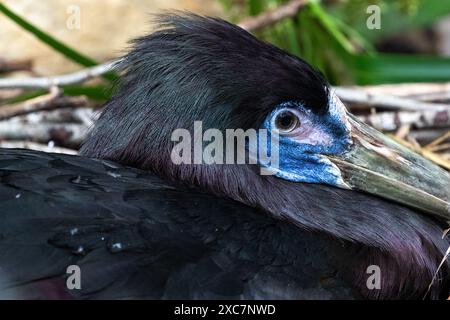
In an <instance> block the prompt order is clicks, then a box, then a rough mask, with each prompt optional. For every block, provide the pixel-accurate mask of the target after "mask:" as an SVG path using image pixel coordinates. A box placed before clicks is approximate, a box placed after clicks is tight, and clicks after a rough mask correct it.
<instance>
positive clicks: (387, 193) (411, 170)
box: [329, 114, 450, 221]
mask: <svg viewBox="0 0 450 320" xmlns="http://www.w3.org/2000/svg"><path fill="white" fill-rule="evenodd" d="M348 120H349V122H350V125H351V135H352V140H353V145H352V147H351V148H350V149H349V150H348V151H347V152H345V153H344V154H342V155H340V156H339V157H336V156H333V157H329V159H330V160H331V161H332V162H333V163H334V164H335V165H336V166H337V167H338V168H339V169H340V170H341V174H342V177H343V179H344V181H345V182H346V183H347V184H348V185H349V186H350V187H351V188H352V189H355V190H361V191H365V192H368V193H371V194H375V195H377V196H380V197H383V198H387V199H390V200H392V201H396V202H398V203H401V204H404V205H407V206H410V207H412V208H416V209H419V210H422V211H425V212H427V213H429V214H432V215H435V216H439V217H441V218H444V219H445V220H447V221H450V174H449V173H448V172H447V171H445V170H443V169H442V168H440V167H439V166H437V165H435V164H433V163H432V162H430V161H428V160H426V159H425V158H423V157H422V156H420V155H418V154H416V153H414V152H413V151H411V150H409V149H408V148H406V147H404V146H402V145H400V144H398V143H397V142H395V141H394V140H392V139H391V138H389V137H387V136H386V135H384V134H382V133H380V132H378V131H377V130H375V129H373V128H371V127H370V126H368V125H366V124H364V123H363V122H361V121H360V120H358V119H357V118H356V117H354V116H352V115H350V114H348Z"/></svg>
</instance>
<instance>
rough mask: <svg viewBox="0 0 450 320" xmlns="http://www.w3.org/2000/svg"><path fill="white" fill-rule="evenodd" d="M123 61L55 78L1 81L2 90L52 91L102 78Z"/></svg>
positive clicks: (110, 62)
mask: <svg viewBox="0 0 450 320" xmlns="http://www.w3.org/2000/svg"><path fill="white" fill-rule="evenodd" d="M120 61H121V60H120V59H118V60H112V61H108V62H106V63H103V64H99V65H97V66H95V67H92V68H86V69H83V70H80V71H77V72H74V73H69V74H65V75H61V76H55V77H37V78H26V79H0V89H13V88H15V89H50V88H51V87H55V86H56V87H61V86H66V85H73V84H78V83H82V82H85V81H87V80H89V79H92V78H95V77H98V76H101V75H103V74H105V73H107V72H109V71H111V70H112V69H114V66H115V65H116V64H117V63H119V62H120Z"/></svg>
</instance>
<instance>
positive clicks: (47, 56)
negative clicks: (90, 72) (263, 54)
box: [0, 0, 222, 75]
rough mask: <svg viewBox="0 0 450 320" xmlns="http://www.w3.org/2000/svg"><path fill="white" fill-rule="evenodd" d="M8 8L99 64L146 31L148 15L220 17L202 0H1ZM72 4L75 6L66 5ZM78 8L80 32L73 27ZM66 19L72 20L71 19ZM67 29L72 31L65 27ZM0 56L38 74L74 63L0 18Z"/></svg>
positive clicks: (59, 70) (213, 3)
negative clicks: (179, 12) (181, 12)
mask: <svg viewBox="0 0 450 320" xmlns="http://www.w3.org/2000/svg"><path fill="white" fill-rule="evenodd" d="M3 2H4V3H5V4H6V5H8V7H9V8H11V9H13V10H14V11H15V12H16V13H18V14H20V15H21V16H22V17H25V18H26V19H27V20H28V21H30V22H32V23H33V24H35V25H36V26H38V27H39V28H41V29H42V30H44V31H46V32H49V33H50V34H51V35H53V36H54V37H56V38H57V39H59V40H62V41H63V42H64V43H66V44H68V45H69V46H71V47H74V48H76V49H77V50H78V51H80V52H82V53H84V54H86V55H88V56H90V57H92V58H95V59H97V60H99V61H105V60H107V59H110V58H113V57H116V56H118V55H120V54H121V53H123V52H124V50H126V47H127V41H128V40H129V39H131V38H134V37H136V36H139V35H142V34H144V33H145V32H148V31H149V30H151V26H150V24H149V20H150V13H155V12H158V11H160V10H167V9H169V10H170V9H174V8H175V9H185V10H189V11H193V12H197V13H202V14H210V15H218V16H221V15H222V14H221V9H222V8H221V7H220V5H219V4H218V2H217V1H208V0H206V1H205V0H203V1H202V0H3ZM72 6H75V7H72ZM71 8H72V9H73V8H79V13H80V15H79V16H80V20H79V21H80V28H79V29H78V28H73V26H74V25H73V24H70V22H71V21H74V20H73V17H74V15H73V12H74V11H71V10H70V9H71ZM71 19H72V20H71ZM68 25H69V27H70V26H72V28H69V27H68ZM0 44H1V45H0V58H5V59H14V60H17V59H32V60H33V65H34V70H35V71H36V72H37V73H38V74H42V75H49V74H58V73H62V72H67V71H72V70H76V69H78V68H79V66H78V65H76V64H74V63H72V62H70V61H68V60H67V59H66V58H64V57H63V56H62V55H60V54H58V53H56V52H55V51H53V50H52V49H51V48H49V47H47V46H46V45H45V44H42V43H41V42H40V41H39V40H37V39H35V38H34V37H33V35H31V34H30V33H28V32H26V31H24V30H23V29H21V28H20V27H18V26H17V25H16V24H15V23H13V22H12V21H10V20H9V19H8V18H6V17H5V16H3V15H0Z"/></svg>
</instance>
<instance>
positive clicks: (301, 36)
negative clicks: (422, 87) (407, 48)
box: [221, 0, 450, 84]
mask: <svg viewBox="0 0 450 320" xmlns="http://www.w3.org/2000/svg"><path fill="white" fill-rule="evenodd" d="M221 2H222V4H223V5H224V7H225V8H226V9H227V11H228V12H230V14H231V17H230V18H231V20H232V21H235V22H237V21H240V20H242V19H244V18H245V16H246V15H249V16H253V15H257V14H259V13H261V12H263V11H265V10H267V9H269V8H274V7H276V6H279V5H281V4H283V3H286V2H287V0H246V1H242V0H221ZM370 5H377V6H379V7H380V9H381V28H380V29H369V28H368V27H367V25H366V21H367V18H368V16H369V13H367V8H368V7H369V6H370ZM449 14H450V1H442V0H340V1H339V0H335V1H309V5H308V6H307V7H306V8H305V9H304V10H302V11H300V13H299V14H298V16H296V17H294V18H292V19H289V20H285V21H282V22H280V23H278V24H277V25H275V26H273V27H268V28H266V29H265V30H263V31H262V32H258V33H257V35H258V36H259V37H260V38H262V39H264V40H266V41H268V42H271V43H274V44H276V45H277V46H280V47H282V48H284V49H286V50H287V51H289V52H291V53H293V54H295V55H297V56H300V57H302V58H304V59H305V60H307V61H308V62H310V63H311V64H313V65H314V66H316V67H317V68H319V69H320V70H321V71H322V72H324V73H325V74H326V75H327V77H328V79H329V80H330V81H331V82H332V83H333V84H349V83H356V84H380V83H400V82H428V81H446V80H450V59H449V58H444V57H436V56H432V55H424V54H415V55H411V54H408V55H405V54H389V53H381V52H379V50H377V43H378V42H379V41H380V40H382V39H384V38H387V37H389V36H391V35H394V34H398V33H401V32H402V31H405V30H408V29H414V28H415V29H417V28H422V27H426V26H429V25H431V24H432V23H433V22H435V21H437V20H438V19H440V18H442V17H445V16H447V15H449Z"/></svg>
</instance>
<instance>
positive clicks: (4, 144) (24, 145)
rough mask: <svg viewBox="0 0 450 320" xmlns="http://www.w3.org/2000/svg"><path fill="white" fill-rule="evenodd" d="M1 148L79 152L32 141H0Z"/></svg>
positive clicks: (66, 152) (67, 152)
mask: <svg viewBox="0 0 450 320" xmlns="http://www.w3.org/2000/svg"><path fill="white" fill-rule="evenodd" d="M0 148H21V149H31V150H37V151H43V152H53V153H65V154H77V153H78V152H77V151H76V150H73V149H69V148H63V147H56V146H53V145H51V144H50V145H46V144H41V143H36V142H31V141H0Z"/></svg>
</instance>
